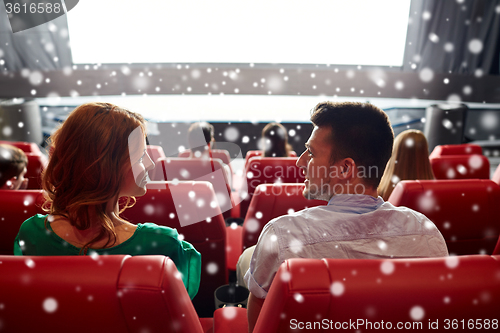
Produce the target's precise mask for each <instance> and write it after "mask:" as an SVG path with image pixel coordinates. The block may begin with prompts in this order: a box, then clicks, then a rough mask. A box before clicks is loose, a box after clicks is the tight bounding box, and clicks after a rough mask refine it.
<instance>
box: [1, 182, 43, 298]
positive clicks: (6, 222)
mask: <svg viewBox="0 0 500 333" xmlns="http://www.w3.org/2000/svg"><path fill="white" fill-rule="evenodd" d="M44 201H45V200H44V199H43V191H42V190H0V230H2V231H1V232H0V255H4V254H13V253H14V252H13V251H14V239H15V238H16V236H17V233H18V232H19V228H20V227H21V224H22V223H23V222H24V221H25V220H27V219H28V218H30V217H32V216H33V215H35V214H45V213H44V212H43V210H42V208H41V206H42V204H43V202H44ZM0 275H1V274H0ZM0 303H1V301H0Z"/></svg>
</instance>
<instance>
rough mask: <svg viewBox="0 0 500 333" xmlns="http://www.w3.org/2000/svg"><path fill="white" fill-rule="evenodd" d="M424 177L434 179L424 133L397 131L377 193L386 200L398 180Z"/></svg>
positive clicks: (421, 178)
mask: <svg viewBox="0 0 500 333" xmlns="http://www.w3.org/2000/svg"><path fill="white" fill-rule="evenodd" d="M424 179H434V174H433V173H432V168H431V164H430V162H429V148H428V145H427V139H426V138H425V135H424V133H422V132H421V131H419V130H413V129H410V130H406V131H404V132H401V133H399V135H398V136H397V137H396V139H394V147H393V150H392V156H391V159H390V160H389V162H387V166H386V168H385V172H384V175H383V177H382V180H381V181H380V185H379V187H378V193H379V195H380V196H381V197H382V198H383V199H384V200H386V201H387V200H388V199H389V197H390V196H391V193H392V191H393V190H394V187H396V185H397V183H399V181H401V180H424Z"/></svg>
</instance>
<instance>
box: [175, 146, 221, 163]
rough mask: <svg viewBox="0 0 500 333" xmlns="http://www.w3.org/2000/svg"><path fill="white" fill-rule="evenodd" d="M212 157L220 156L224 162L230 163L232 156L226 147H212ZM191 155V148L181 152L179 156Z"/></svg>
mask: <svg viewBox="0 0 500 333" xmlns="http://www.w3.org/2000/svg"><path fill="white" fill-rule="evenodd" d="M211 151H212V158H218V159H220V160H221V161H222V163H224V164H226V165H229V164H230V163H231V156H230V155H229V152H228V151H227V150H226V149H212V150H211ZM189 156H191V150H190V149H186V150H184V151H183V152H182V153H179V157H182V158H187V157H189Z"/></svg>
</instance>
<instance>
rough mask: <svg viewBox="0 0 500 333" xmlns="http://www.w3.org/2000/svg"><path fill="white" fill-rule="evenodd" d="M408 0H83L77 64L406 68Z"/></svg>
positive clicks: (75, 16)
mask: <svg viewBox="0 0 500 333" xmlns="http://www.w3.org/2000/svg"><path fill="white" fill-rule="evenodd" d="M409 8H410V0H212V1H206V0H182V1H179V0H175V1H173V0H141V1H124V0H105V1H103V0H85V1H80V2H79V3H78V5H77V6H76V7H75V8H74V9H73V10H71V11H70V12H69V13H68V24H69V32H70V39H71V49H72V53H73V61H74V63H178V62H181V63H200V62H202V63H280V64H286V63H296V64H299V63H305V64H339V65H377V66H401V65H402V62H403V53H404V47H405V40H406V30H407V24H408V15H409Z"/></svg>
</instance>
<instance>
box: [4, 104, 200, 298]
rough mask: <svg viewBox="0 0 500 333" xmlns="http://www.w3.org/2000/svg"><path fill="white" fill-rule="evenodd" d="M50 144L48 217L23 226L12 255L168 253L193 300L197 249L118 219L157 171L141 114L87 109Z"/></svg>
mask: <svg viewBox="0 0 500 333" xmlns="http://www.w3.org/2000/svg"><path fill="white" fill-rule="evenodd" d="M50 141H51V145H52V151H51V154H50V157H49V164H48V166H47V168H46V169H45V171H44V173H43V180H42V186H43V189H44V190H45V192H46V197H47V198H46V199H47V202H46V204H45V205H44V208H45V210H46V211H47V212H49V213H50V214H49V215H41V214H37V215H35V216H33V217H31V218H29V219H28V220H26V221H25V222H24V223H23V224H22V225H21V228H20V230H19V233H18V235H17V237H16V240H15V243H14V254H16V255H79V254H84V255H85V254H89V253H97V254H129V255H155V254H156V255H164V256H168V257H170V258H171V259H172V260H173V261H174V262H175V265H176V267H177V269H178V270H179V272H180V273H181V274H180V276H181V277H182V280H183V282H184V285H185V286H186V289H187V291H188V294H189V296H190V297H191V298H193V297H194V296H195V295H196V293H197V292H198V287H199V284H200V271H201V256H200V254H199V253H198V251H196V250H195V248H194V247H193V246H192V245H191V244H189V243H188V242H185V241H183V240H180V238H179V235H178V233H177V230H175V229H172V228H168V227H164V226H158V225H156V224H153V223H139V224H137V225H135V224H132V223H130V222H128V221H126V220H125V219H123V218H122V217H121V216H120V214H121V213H122V212H123V211H124V210H125V209H126V208H128V207H130V206H131V204H130V203H131V202H132V203H133V202H135V197H136V196H143V195H144V194H145V193H146V191H147V188H146V184H147V172H148V171H149V170H151V169H153V167H154V163H153V161H152V160H151V158H150V157H149V155H148V153H147V149H146V128H145V122H144V119H143V118H142V116H141V115H139V114H137V113H134V112H131V111H129V110H126V109H123V108H120V107H118V106H115V105H113V104H108V103H87V104H83V105H81V106H79V107H77V108H76V109H75V110H74V111H73V112H71V114H70V115H69V117H68V118H67V119H66V121H65V122H64V123H63V124H62V126H61V127H60V128H59V129H58V130H57V131H56V132H55V133H54V134H53V135H52V136H51V137H50ZM123 197H125V198H126V202H125V203H124V207H123V208H122V209H120V205H119V199H120V198H123Z"/></svg>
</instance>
